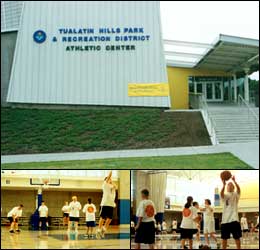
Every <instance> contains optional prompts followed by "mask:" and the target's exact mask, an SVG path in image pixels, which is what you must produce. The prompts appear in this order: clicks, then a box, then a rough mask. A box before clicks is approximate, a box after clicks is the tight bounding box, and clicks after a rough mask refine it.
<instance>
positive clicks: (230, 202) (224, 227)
mask: <svg viewBox="0 0 260 250" xmlns="http://www.w3.org/2000/svg"><path fill="white" fill-rule="evenodd" d="M220 178H221V180H222V182H223V187H222V190H221V192H220V197H221V199H222V202H223V213H222V222H221V239H222V249H227V240H228V239H230V234H232V236H233V238H234V240H235V243H236V247H237V249H241V242H240V238H241V237H242V231H241V226H240V223H239V217H238V202H239V198H240V194H241V190H240V186H239V185H238V183H237V182H236V179H235V176H232V175H231V173H230V171H223V172H222V173H221V175H220ZM230 178H231V180H232V182H229V183H228V184H227V181H228V180H229V179H230ZM226 186H227V192H225V188H226ZM235 189H236V191H235Z"/></svg>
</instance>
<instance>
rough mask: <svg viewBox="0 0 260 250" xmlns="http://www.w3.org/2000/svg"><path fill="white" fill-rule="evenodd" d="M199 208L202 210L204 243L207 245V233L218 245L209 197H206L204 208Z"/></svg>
mask: <svg viewBox="0 0 260 250" xmlns="http://www.w3.org/2000/svg"><path fill="white" fill-rule="evenodd" d="M200 210H201V211H203V233H204V236H205V241H206V245H207V246H209V235H210V238H212V239H213V240H214V241H215V242H216V245H217V246H218V241H217V238H216V236H215V219H214V210H213V208H212V207H211V201H210V200H209V199H206V200H205V208H201V209H200ZM218 247H219V246H218Z"/></svg>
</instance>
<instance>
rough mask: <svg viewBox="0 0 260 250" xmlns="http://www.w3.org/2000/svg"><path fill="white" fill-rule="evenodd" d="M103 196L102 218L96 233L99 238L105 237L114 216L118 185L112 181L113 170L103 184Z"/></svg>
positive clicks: (101, 205)
mask: <svg viewBox="0 0 260 250" xmlns="http://www.w3.org/2000/svg"><path fill="white" fill-rule="evenodd" d="M102 189H103V196H102V200H101V204H100V207H101V209H100V219H99V225H98V229H97V233H96V237H97V239H100V238H104V235H105V232H106V231H107V230H108V227H109V225H110V223H111V221H112V218H113V210H114V207H115V206H116V204H115V198H116V186H115V185H114V183H113V182H112V171H110V172H109V174H108V176H107V177H106V178H105V179H104V183H103V185H102Z"/></svg>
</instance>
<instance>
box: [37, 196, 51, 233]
mask: <svg viewBox="0 0 260 250" xmlns="http://www.w3.org/2000/svg"><path fill="white" fill-rule="evenodd" d="M38 211H39V215H40V218H39V228H40V229H41V230H42V229H47V228H46V227H49V223H48V207H47V206H46V205H45V202H44V201H42V203H41V205H40V207H39V208H38Z"/></svg>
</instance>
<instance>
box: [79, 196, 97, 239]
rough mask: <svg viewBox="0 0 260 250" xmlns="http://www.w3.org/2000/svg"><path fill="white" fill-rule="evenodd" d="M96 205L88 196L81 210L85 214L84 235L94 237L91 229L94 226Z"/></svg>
mask: <svg viewBox="0 0 260 250" xmlns="http://www.w3.org/2000/svg"><path fill="white" fill-rule="evenodd" d="M96 211H97V209H96V206H95V205H94V204H93V203H92V201H91V198H88V203H87V204H86V205H85V206H84V207H83V210H82V212H83V213H85V214H86V227H87V232H86V235H85V237H87V238H89V237H91V238H94V234H93V229H94V227H95V226H96Z"/></svg>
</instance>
